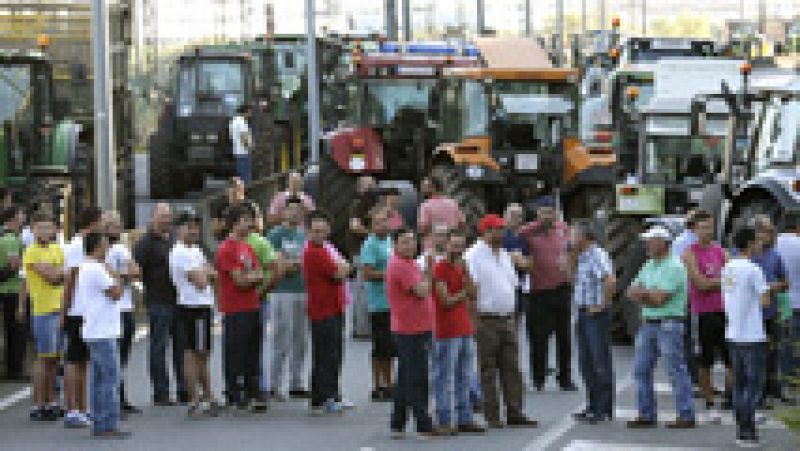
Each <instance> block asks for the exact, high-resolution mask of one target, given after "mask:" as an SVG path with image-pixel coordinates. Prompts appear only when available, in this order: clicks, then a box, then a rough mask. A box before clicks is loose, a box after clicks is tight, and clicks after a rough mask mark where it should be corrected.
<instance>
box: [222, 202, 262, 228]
mask: <svg viewBox="0 0 800 451" xmlns="http://www.w3.org/2000/svg"><path fill="white" fill-rule="evenodd" d="M227 216H228V217H227V220H228V228H231V227H233V225H234V224H236V223H237V222H239V220H240V219H242V218H244V217H245V216H247V217H250V218H253V217H255V214H254V212H253V208H252V207H251V206H249V205H247V204H236V205H231V206H230V208H228V215H227Z"/></svg>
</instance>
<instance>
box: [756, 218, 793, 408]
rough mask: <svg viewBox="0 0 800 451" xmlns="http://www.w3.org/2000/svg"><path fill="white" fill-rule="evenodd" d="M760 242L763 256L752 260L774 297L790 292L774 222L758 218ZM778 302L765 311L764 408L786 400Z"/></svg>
mask: <svg viewBox="0 0 800 451" xmlns="http://www.w3.org/2000/svg"><path fill="white" fill-rule="evenodd" d="M754 224H755V229H756V238H757V239H758V240H759V241H761V249H762V250H761V253H760V254H753V256H752V257H751V258H750V259H751V260H752V261H753V263H755V264H757V265H758V266H759V267H760V268H761V270H762V271H763V272H764V276H765V277H766V279H767V283H768V284H769V285H770V291H771V292H772V293H780V292H782V291H785V290H786V289H787V288H788V284H787V283H786V269H785V267H784V265H783V260H782V259H781V257H780V255H778V252H777V251H776V250H775V226H774V224H773V222H772V218H770V217H769V216H767V215H757V216H756V217H755V218H754ZM777 316H778V301H777V299H776V296H774V295H773V296H772V302H770V304H769V306H767V307H764V327H765V330H766V334H767V365H766V368H765V377H766V380H765V381H764V388H763V391H762V398H761V400H759V404H760V405H762V406H763V405H765V404H766V398H768V397H771V398H773V399H783V394H782V390H781V384H780V382H779V380H778V345H779V343H780V324H779V322H778V318H777Z"/></svg>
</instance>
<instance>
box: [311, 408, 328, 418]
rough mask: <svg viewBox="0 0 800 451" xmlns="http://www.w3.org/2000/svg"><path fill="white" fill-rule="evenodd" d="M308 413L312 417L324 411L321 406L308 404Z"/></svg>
mask: <svg viewBox="0 0 800 451" xmlns="http://www.w3.org/2000/svg"><path fill="white" fill-rule="evenodd" d="M308 413H309V415H311V416H312V417H318V416H320V415H322V414H323V413H325V412H324V410H323V406H310V407H309V408H308Z"/></svg>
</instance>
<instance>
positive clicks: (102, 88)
mask: <svg viewBox="0 0 800 451" xmlns="http://www.w3.org/2000/svg"><path fill="white" fill-rule="evenodd" d="M92 44H93V45H92V53H93V55H92V56H93V59H92V63H93V64H94V80H93V84H94V174H95V199H96V201H97V206H98V207H100V208H102V209H103V210H113V209H116V203H117V195H116V183H114V182H115V181H116V180H115V179H116V174H117V157H116V152H115V149H114V146H113V145H112V143H113V142H114V129H113V126H112V121H111V118H113V117H114V116H113V108H112V103H111V85H110V83H109V80H111V75H112V74H111V65H110V62H109V57H110V54H111V48H110V46H109V37H108V2H106V1H105V0H92Z"/></svg>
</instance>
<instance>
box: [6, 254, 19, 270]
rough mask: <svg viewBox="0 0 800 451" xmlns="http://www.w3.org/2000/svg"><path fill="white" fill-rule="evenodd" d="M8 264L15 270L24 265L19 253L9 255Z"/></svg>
mask: <svg viewBox="0 0 800 451" xmlns="http://www.w3.org/2000/svg"><path fill="white" fill-rule="evenodd" d="M8 266H9V267H10V268H11V269H12V270H13V271H19V268H20V266H22V260H20V258H19V255H12V256H11V257H8Z"/></svg>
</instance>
